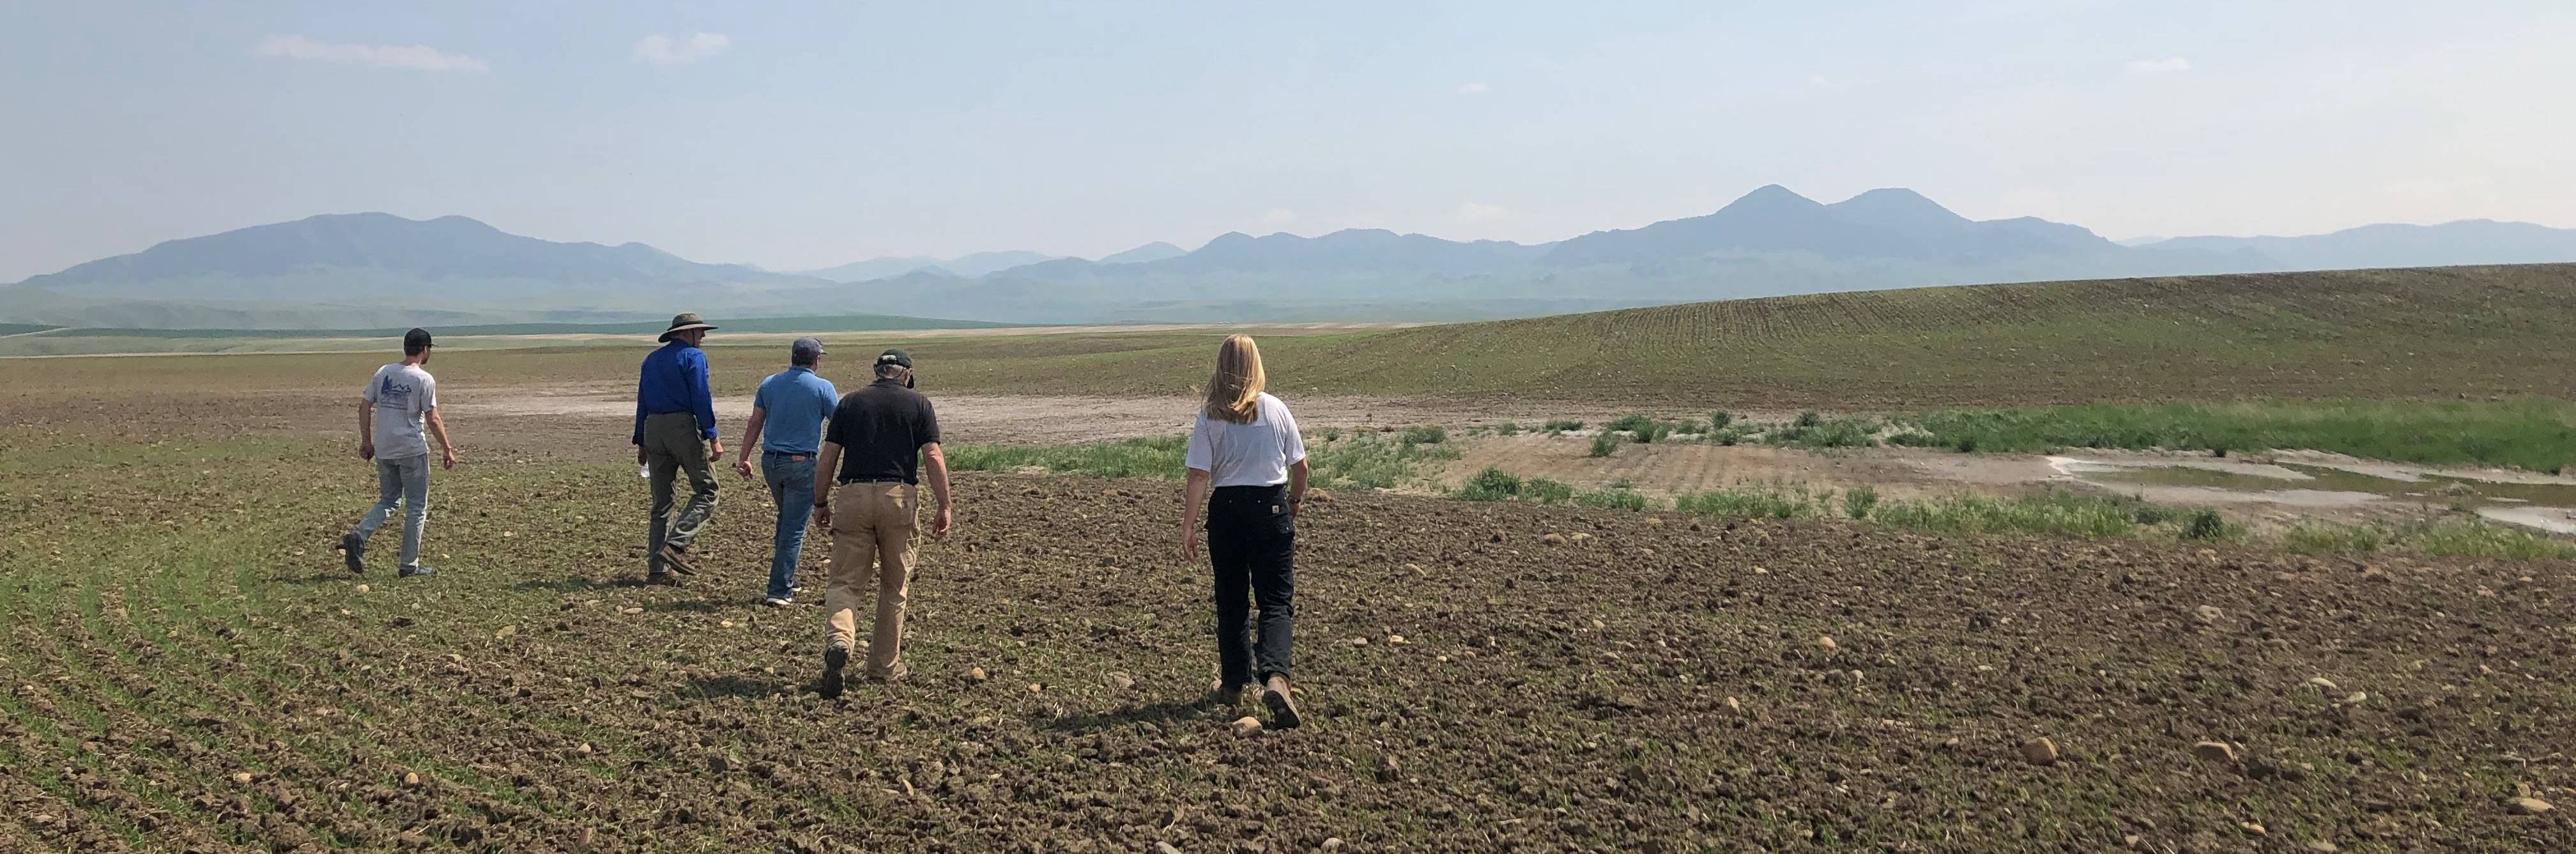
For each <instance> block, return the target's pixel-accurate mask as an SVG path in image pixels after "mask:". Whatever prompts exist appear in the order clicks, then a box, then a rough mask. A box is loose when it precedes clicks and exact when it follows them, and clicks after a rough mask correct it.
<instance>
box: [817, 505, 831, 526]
mask: <svg viewBox="0 0 2576 854" xmlns="http://www.w3.org/2000/svg"><path fill="white" fill-rule="evenodd" d="M814 525H815V526H816V527H819V528H822V529H823V530H826V531H829V530H832V505H829V504H816V505H814Z"/></svg>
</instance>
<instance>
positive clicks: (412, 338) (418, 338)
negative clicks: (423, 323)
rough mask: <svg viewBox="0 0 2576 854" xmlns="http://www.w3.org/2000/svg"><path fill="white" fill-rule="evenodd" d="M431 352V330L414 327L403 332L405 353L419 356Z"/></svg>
mask: <svg viewBox="0 0 2576 854" xmlns="http://www.w3.org/2000/svg"><path fill="white" fill-rule="evenodd" d="M426 352H429V330H427V329H420V328H414V329H412V331H410V332H405V333H403V355H405V356H418V355H420V354H422V353H426Z"/></svg>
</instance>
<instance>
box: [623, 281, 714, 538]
mask: <svg viewBox="0 0 2576 854" xmlns="http://www.w3.org/2000/svg"><path fill="white" fill-rule="evenodd" d="M715 328H716V327H715V325H714V324H710V323H708V322H706V320H705V319H704V318H701V317H699V316H698V313H697V312H694V311H692V312H685V313H682V314H681V315H679V316H677V317H673V318H671V328H669V329H666V330H663V331H662V339H661V340H662V346H661V347H660V348H659V349H656V350H654V351H653V353H652V354H651V355H648V356H645V357H644V367H643V371H642V374H643V378H642V379H641V380H640V381H639V382H638V383H637V384H636V387H635V461H636V462H638V463H642V464H644V465H645V466H646V468H647V471H648V473H649V475H650V476H651V478H652V481H653V522H652V525H651V527H650V531H649V532H648V533H647V534H646V537H647V539H646V541H645V543H646V547H647V550H648V551H647V554H648V555H649V556H648V557H647V559H646V560H645V573H644V580H645V581H646V582H648V583H653V584H677V583H679V580H678V578H677V577H675V576H674V575H673V573H674V572H681V573H687V574H690V575H696V574H697V566H696V564H695V562H694V560H693V559H692V558H691V557H690V553H689V552H690V549H692V548H694V547H695V546H696V545H697V540H698V532H699V531H700V530H702V529H704V528H705V527H706V524H707V517H709V516H712V515H715V511H716V476H715V474H714V472H713V471H712V465H713V464H714V463H715V462H716V461H718V460H722V459H724V442H723V441H722V440H719V439H717V438H716V403H715V394H714V392H713V391H712V390H711V389H710V387H709V386H708V384H707V353H706V351H704V350H700V349H698V344H699V342H702V341H705V340H706V338H707V332H708V331H710V330H713V329H715ZM684 471H685V472H687V473H688V474H689V490H690V492H689V503H688V504H687V505H686V506H683V507H681V508H680V514H679V517H678V518H676V519H674V518H672V517H671V505H672V496H671V487H672V485H673V482H674V481H675V480H677V479H678V477H679V474H680V473H681V472H684Z"/></svg>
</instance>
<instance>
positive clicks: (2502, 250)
mask: <svg viewBox="0 0 2576 854" xmlns="http://www.w3.org/2000/svg"><path fill="white" fill-rule="evenodd" d="M2139 248H2140V249H2144V250H2146V251H2150V252H2175V251H2193V252H2250V253H2254V254H2257V255H2260V256H2262V257H2264V258H2266V259H2269V260H2271V261H2272V262H2274V263H2276V264H2278V265H2280V266H2279V269H2283V270H2341V269H2356V268H2366V267H2441V266H2450V265H2455V264H2543V263H2550V262H2558V261H2576V229H2567V228H2549V227H2547V226H2541V225H2533V224H2531V223H2527V222H2497V221H2495V220H2491V219H2464V220H2460V221H2457V222H2446V223H2442V224H2440V225H2365V226H2361V227H2359V228H2347V229H2344V230H2342V231H2338V232H2334V233H2331V234H2316V235H2309V236H2306V237H2177V238H2174V239H2171V240H2159V241H2155V242H2152V243H2145V244H2141V245H2140V246H2139Z"/></svg>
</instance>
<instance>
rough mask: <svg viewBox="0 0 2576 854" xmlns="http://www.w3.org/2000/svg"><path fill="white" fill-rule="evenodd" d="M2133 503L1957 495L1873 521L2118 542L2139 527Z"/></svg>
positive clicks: (2058, 495) (2061, 495) (2050, 495)
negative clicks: (2116, 539)
mask: <svg viewBox="0 0 2576 854" xmlns="http://www.w3.org/2000/svg"><path fill="white" fill-rule="evenodd" d="M2140 504H2141V502H2139V501H2138V500H2137V499H2135V498H2126V497H2117V496H2098V495H2079V494H2076V493H2072V492H2065V491H2050V492H2047V493H2044V494H2041V495H2032V496H2022V497H2018V498H1990V497H1986V496H1980V495H1954V496H1950V497H1947V498H1935V499H1930V500H1926V501H1894V502H1888V503H1886V504H1883V505H1880V506H1878V507H1877V508H1876V509H1874V510H1873V511H1872V512H1871V513H1870V518H1871V519H1873V520H1875V521H1877V522H1878V523H1880V524H1883V525H1891V526H1895V527H1898V528H1905V529H1907V530H1913V531H1923V532H1926V533H1935V534H2059V535H2066V536H2076V537H2116V536H2122V535H2125V534H2129V533H2131V532H2132V531H2133V529H2135V528H2136V527H2137V526H2138V524H2139V521H2138V520H2139V517H2138V506H2139V505H2140Z"/></svg>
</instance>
